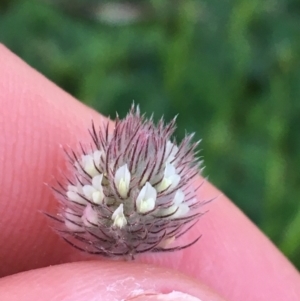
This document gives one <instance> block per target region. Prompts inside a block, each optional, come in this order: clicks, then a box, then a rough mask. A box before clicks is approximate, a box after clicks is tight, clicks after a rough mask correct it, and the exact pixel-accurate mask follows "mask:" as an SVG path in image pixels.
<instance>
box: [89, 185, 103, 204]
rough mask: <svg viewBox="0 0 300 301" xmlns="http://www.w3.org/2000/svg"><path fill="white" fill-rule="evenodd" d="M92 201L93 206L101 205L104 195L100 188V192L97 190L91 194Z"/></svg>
mask: <svg viewBox="0 0 300 301" xmlns="http://www.w3.org/2000/svg"><path fill="white" fill-rule="evenodd" d="M92 200H93V202H94V203H95V204H103V200H104V194H103V190H102V188H101V190H97V191H95V192H93V194H92Z"/></svg>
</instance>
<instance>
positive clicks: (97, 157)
mask: <svg viewBox="0 0 300 301" xmlns="http://www.w3.org/2000/svg"><path fill="white" fill-rule="evenodd" d="M101 155H102V152H101V151H99V150H97V151H95V152H94V153H93V159H94V163H95V165H96V166H97V167H99V166H100V159H101Z"/></svg>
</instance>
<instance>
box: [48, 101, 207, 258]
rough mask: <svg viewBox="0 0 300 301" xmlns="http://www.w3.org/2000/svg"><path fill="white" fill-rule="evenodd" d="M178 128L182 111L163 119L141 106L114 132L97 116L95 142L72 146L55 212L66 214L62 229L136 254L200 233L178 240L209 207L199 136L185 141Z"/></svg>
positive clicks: (107, 251)
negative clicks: (199, 189) (198, 184)
mask: <svg viewBox="0 0 300 301" xmlns="http://www.w3.org/2000/svg"><path fill="white" fill-rule="evenodd" d="M174 129H175V118H174V119H173V120H172V121H171V122H170V123H169V124H167V125H165V124H164V122H163V120H162V119H161V120H160V121H159V122H158V124H157V125H155V124H154V123H153V121H152V119H146V118H144V116H141V115H140V112H139V108H138V107H137V108H135V107H134V106H132V108H131V110H130V112H129V113H128V115H127V116H126V118H125V119H123V120H120V119H118V118H117V120H116V121H115V127H114V130H113V132H112V133H110V132H109V129H108V122H107V123H106V124H105V125H104V126H103V127H100V129H99V131H97V130H96V128H95V126H94V124H92V128H91V130H90V131H89V132H90V136H91V138H92V143H91V146H89V147H84V146H83V145H81V148H80V151H79V152H75V151H73V150H71V151H66V153H67V155H68V159H69V160H68V161H69V174H68V176H67V177H66V179H65V181H64V182H63V183H62V182H59V183H58V185H57V187H54V190H55V191H56V195H57V197H58V200H59V203H60V212H59V213H58V214H57V215H49V216H51V217H52V218H53V219H55V220H56V221H58V222H60V226H59V227H56V230H57V231H58V232H59V233H60V235H61V236H62V237H63V238H64V240H65V241H67V242H68V243H70V244H71V245H72V246H74V247H75V248H77V249H79V250H82V251H86V252H88V253H92V254H100V255H103V256H107V257H116V256H125V257H126V256H127V257H131V258H134V256H135V255H136V254H139V253H144V252H149V251H150V252H167V251H176V250H180V249H184V248H187V247H189V246H190V245H192V244H194V243H195V242H197V241H198V239H199V238H200V237H196V238H195V239H194V240H193V241H191V242H190V243H188V244H184V245H180V244H176V242H177V239H178V238H179V237H181V236H182V235H184V234H185V233H186V232H187V231H188V230H189V229H190V228H191V227H192V226H194V225H195V224H196V222H197V221H198V219H199V217H200V216H201V215H202V213H201V212H199V210H198V208H199V206H200V205H201V203H200V202H199V201H198V200H197V199H196V197H195V192H196V189H195V187H194V185H193V180H194V178H195V176H196V175H197V174H198V172H199V166H200V164H201V162H199V161H198V159H197V158H196V157H195V148H196V147H197V145H198V142H196V143H191V139H192V136H193V135H189V136H187V137H186V138H185V139H184V140H183V141H182V142H181V143H180V144H179V145H178V146H177V145H176V144H175V142H174V141H172V140H171V135H172V134H173V132H174Z"/></svg>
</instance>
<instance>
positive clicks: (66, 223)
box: [65, 220, 84, 232]
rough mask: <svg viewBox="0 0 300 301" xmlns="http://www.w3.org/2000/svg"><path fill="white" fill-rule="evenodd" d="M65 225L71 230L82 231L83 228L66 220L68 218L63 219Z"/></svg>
mask: <svg viewBox="0 0 300 301" xmlns="http://www.w3.org/2000/svg"><path fill="white" fill-rule="evenodd" d="M65 226H66V227H67V228H68V229H69V230H71V231H74V232H84V229H83V228H82V227H80V226H77V225H75V224H73V223H72V222H70V221H68V220H65Z"/></svg>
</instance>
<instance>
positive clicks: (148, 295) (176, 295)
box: [126, 291, 201, 301]
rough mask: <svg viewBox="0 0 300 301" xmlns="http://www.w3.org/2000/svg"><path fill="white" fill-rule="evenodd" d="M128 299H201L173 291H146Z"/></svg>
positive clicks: (152, 300)
mask: <svg viewBox="0 0 300 301" xmlns="http://www.w3.org/2000/svg"><path fill="white" fill-rule="evenodd" d="M126 301H201V300H200V299H199V298H196V297H194V296H191V295H189V294H186V293H181V292H176V291H173V292H171V293H169V294H155V293H144V294H142V295H139V296H135V297H132V298H129V299H126Z"/></svg>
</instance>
